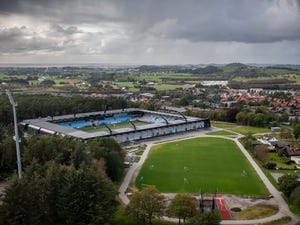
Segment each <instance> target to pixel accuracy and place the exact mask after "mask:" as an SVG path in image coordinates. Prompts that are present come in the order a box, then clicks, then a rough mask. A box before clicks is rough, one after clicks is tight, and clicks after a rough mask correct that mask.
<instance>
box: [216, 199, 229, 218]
mask: <svg viewBox="0 0 300 225" xmlns="http://www.w3.org/2000/svg"><path fill="white" fill-rule="evenodd" d="M216 203H217V208H218V210H219V212H220V215H221V217H222V220H230V219H231V216H230V212H229V210H228V208H227V205H226V202H225V200H224V198H223V196H222V195H221V194H217V196H216Z"/></svg>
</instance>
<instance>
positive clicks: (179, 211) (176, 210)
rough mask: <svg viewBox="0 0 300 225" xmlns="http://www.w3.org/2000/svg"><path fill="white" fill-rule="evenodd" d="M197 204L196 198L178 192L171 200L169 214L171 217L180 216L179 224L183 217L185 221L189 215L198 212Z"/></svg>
mask: <svg viewBox="0 0 300 225" xmlns="http://www.w3.org/2000/svg"><path fill="white" fill-rule="evenodd" d="M196 211H197V209H196V204H195V200H194V199H193V198H192V197H191V196H190V195H187V194H177V195H176V196H175V197H174V198H173V199H172V201H171V203H170V205H169V207H168V211H167V212H168V215H169V216H171V217H177V218H178V224H180V221H181V219H183V223H185V220H186V219H187V218H189V217H192V216H194V215H195V214H196Z"/></svg>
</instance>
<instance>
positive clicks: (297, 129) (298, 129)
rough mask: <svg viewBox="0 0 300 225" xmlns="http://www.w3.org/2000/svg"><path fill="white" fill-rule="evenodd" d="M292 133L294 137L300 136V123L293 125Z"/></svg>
mask: <svg viewBox="0 0 300 225" xmlns="http://www.w3.org/2000/svg"><path fill="white" fill-rule="evenodd" d="M293 133H294V137H295V139H298V138H299V137H300V125H297V126H295V127H294V131H293Z"/></svg>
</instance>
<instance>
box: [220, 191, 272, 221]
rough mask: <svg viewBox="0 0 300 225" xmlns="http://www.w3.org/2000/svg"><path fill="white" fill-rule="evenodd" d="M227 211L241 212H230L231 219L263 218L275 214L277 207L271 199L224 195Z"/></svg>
mask: <svg viewBox="0 0 300 225" xmlns="http://www.w3.org/2000/svg"><path fill="white" fill-rule="evenodd" d="M224 198H225V201H226V204H227V205H228V208H229V209H235V208H236V209H238V208H239V209H240V210H241V212H236V211H233V210H231V214H232V217H233V219H246V218H248V217H249V218H258V217H260V218H264V217H268V216H269V215H273V214H276V213H277V211H278V206H277V204H276V202H275V200H274V199H273V198H271V199H265V198H252V197H240V196H235V195H224Z"/></svg>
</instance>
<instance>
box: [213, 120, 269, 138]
mask: <svg viewBox="0 0 300 225" xmlns="http://www.w3.org/2000/svg"><path fill="white" fill-rule="evenodd" d="M212 126H214V127H218V128H223V129H226V130H231V131H233V132H237V133H240V134H244V135H247V134H248V133H251V134H259V133H268V132H271V130H270V129H269V128H263V127H251V126H241V125H237V124H235V123H226V122H218V121H213V122H212Z"/></svg>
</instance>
